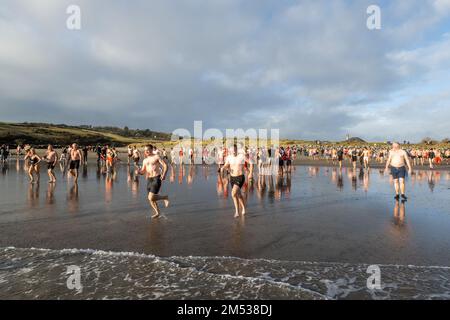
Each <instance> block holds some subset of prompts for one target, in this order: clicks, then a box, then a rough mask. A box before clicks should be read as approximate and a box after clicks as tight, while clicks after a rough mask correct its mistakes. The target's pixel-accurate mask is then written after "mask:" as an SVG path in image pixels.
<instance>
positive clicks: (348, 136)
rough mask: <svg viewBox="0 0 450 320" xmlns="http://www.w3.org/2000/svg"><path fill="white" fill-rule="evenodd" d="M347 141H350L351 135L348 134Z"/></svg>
mask: <svg viewBox="0 0 450 320" xmlns="http://www.w3.org/2000/svg"><path fill="white" fill-rule="evenodd" d="M345 140H347V141H348V140H350V135H349V134H348V133H347V138H346V139H345Z"/></svg>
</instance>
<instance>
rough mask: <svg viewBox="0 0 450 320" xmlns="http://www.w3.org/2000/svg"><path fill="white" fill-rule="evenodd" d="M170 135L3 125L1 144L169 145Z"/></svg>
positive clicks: (93, 128)
mask: <svg viewBox="0 0 450 320" xmlns="http://www.w3.org/2000/svg"><path fill="white" fill-rule="evenodd" d="M168 140H170V134H166V133H161V132H156V131H151V130H148V129H147V130H130V129H128V128H126V127H125V128H123V129H122V128H117V127H92V126H68V125H63V124H61V125H54V124H47V123H3V122H0V144H3V143H8V144H32V145H45V144H49V143H50V144H54V145H67V144H70V143H73V142H76V143H78V144H80V145H95V144H111V145H114V146H124V145H128V144H142V143H148V142H150V141H168Z"/></svg>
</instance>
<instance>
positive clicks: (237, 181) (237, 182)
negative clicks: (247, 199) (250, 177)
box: [230, 175, 245, 189]
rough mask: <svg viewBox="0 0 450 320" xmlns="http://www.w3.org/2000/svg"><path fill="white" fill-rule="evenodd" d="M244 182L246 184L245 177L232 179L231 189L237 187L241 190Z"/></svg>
mask: <svg viewBox="0 0 450 320" xmlns="http://www.w3.org/2000/svg"><path fill="white" fill-rule="evenodd" d="M244 182H245V176H244V175H241V176H237V177H230V183H231V188H233V187H234V185H237V186H238V187H239V189H240V188H242V186H243V185H244Z"/></svg>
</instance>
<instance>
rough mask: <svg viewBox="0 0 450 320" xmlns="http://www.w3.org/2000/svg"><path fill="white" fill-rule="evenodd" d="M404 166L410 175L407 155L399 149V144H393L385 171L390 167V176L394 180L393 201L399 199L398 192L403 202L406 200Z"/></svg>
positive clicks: (410, 170) (410, 169)
mask: <svg viewBox="0 0 450 320" xmlns="http://www.w3.org/2000/svg"><path fill="white" fill-rule="evenodd" d="M405 164H406V165H407V166H408V173H409V174H411V172H412V168H411V163H410V162H409V157H408V154H407V153H406V151H405V150H403V149H401V148H400V144H398V143H397V142H394V143H393V144H392V150H391V151H390V152H389V157H388V160H387V162H386V168H385V171H387V170H388V169H389V166H390V167H391V174H392V178H393V179H394V186H395V200H399V199H400V195H399V192H401V197H402V199H403V200H407V199H408V198H407V197H406V195H405V176H406V167H405Z"/></svg>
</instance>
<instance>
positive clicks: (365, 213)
mask: <svg viewBox="0 0 450 320" xmlns="http://www.w3.org/2000/svg"><path fill="white" fill-rule="evenodd" d="M293 169H294V168H293ZM16 170H17V163H16V165H14V164H13V163H12V162H11V163H10V165H9V167H8V168H7V169H6V175H0V190H1V191H2V192H1V193H0V202H1V203H2V205H3V208H0V228H3V229H1V231H2V232H3V234H4V235H5V236H4V237H3V239H4V243H5V245H15V246H27V245H29V244H32V245H45V246H49V247H58V244H59V243H60V242H61V241H60V239H61V237H64V234H66V233H70V234H76V235H79V236H75V237H72V238H71V239H64V242H63V243H64V244H63V245H64V246H70V247H79V248H80V247H86V248H87V247H95V248H100V249H108V250H109V249H111V248H113V249H117V250H119V249H120V250H124V251H130V250H131V251H138V252H142V251H144V252H146V253H151V254H158V255H159V254H164V255H172V254H174V255H185V254H186V255H230V256H235V255H238V256H243V257H248V256H251V257H252V258H253V257H255V258H266V257H271V258H274V259H290V258H291V257H292V259H296V260H304V259H306V260H317V261H320V260H322V261H325V260H329V259H330V260H333V261H342V260H344V261H357V262H361V261H362V260H363V261H364V262H366V261H370V262H372V261H373V262H374V263H376V262H380V261H381V262H383V261H386V262H390V263H391V262H392V261H394V262H396V263H397V262H398V261H400V260H401V259H403V260H402V261H403V262H408V263H409V262H410V261H413V262H414V261H418V263H423V261H433V263H444V262H445V261H446V260H445V259H447V258H448V255H446V256H442V255H439V254H438V253H436V252H437V251H442V250H445V248H448V244H449V243H450V236H448V228H449V226H450V218H449V216H448V214H446V213H448V206H449V204H450V203H449V202H448V192H449V187H450V185H449V181H450V179H449V177H450V175H449V174H448V172H446V171H437V170H435V171H416V172H414V173H413V174H412V175H410V176H408V177H407V191H408V192H410V194H408V195H409V196H410V197H409V200H408V202H407V203H401V202H398V203H397V202H395V201H394V199H392V196H391V195H392V194H391V192H392V189H391V187H390V185H389V184H390V183H392V180H391V176H390V174H388V173H386V172H384V171H383V170H381V171H380V170H379V169H370V170H360V169H359V168H358V169H356V170H353V168H346V167H344V168H342V169H339V168H331V167H330V168H326V167H315V166H309V167H306V166H305V167H297V168H296V170H295V171H294V170H293V171H292V174H287V173H285V174H283V175H279V176H278V175H259V174H258V172H257V171H256V172H254V174H253V179H249V172H246V183H245V184H244V186H243V188H242V191H243V196H244V201H245V202H246V204H247V205H248V208H249V210H248V213H247V215H246V216H245V217H241V218H239V219H236V220H235V219H233V218H232V214H233V207H232V203H231V201H230V198H231V188H230V177H229V175H228V174H226V173H224V174H223V175H220V174H218V172H217V168H216V167H214V166H210V167H208V166H190V165H184V166H176V165H174V166H169V172H168V173H167V178H166V180H165V181H164V182H163V186H162V188H163V191H164V192H167V193H168V194H169V195H172V196H173V198H172V199H173V201H172V203H171V205H170V206H169V207H168V208H164V210H163V212H162V217H161V218H160V219H157V220H152V219H150V218H149V212H150V211H149V207H148V202H147V198H146V196H147V190H146V179H145V177H144V176H140V175H137V174H136V172H135V168H134V167H133V166H131V167H128V166H126V165H117V167H116V168H115V170H113V171H110V172H107V170H105V169H104V167H103V166H101V165H100V166H96V165H95V164H90V165H88V166H87V171H86V172H85V173H83V175H85V177H84V178H81V174H80V180H79V181H78V184H74V182H73V179H72V178H68V177H67V174H66V173H63V174H62V173H60V172H59V170H57V173H56V174H57V179H58V182H57V184H56V185H53V184H49V185H48V184H47V179H46V177H43V179H42V180H41V182H40V186H41V188H42V190H40V189H39V184H29V183H28V179H27V176H26V171H23V165H22V163H19V173H17V172H15V171H16ZM82 170H84V168H83V169H82ZM40 191H41V192H43V193H42V194H40ZM406 206H408V208H406ZM406 209H408V216H406ZM12 221H14V222H15V224H14V226H13V224H11V222H12ZM30 221H33V222H34V221H36V223H30ZM68 221H69V222H70V223H68ZM26 228H29V229H27V230H30V233H29V235H27V236H26V238H24V239H20V238H19V239H14V234H17V233H18V232H20V230H22V229H26ZM65 228H66V229H65ZM412 230H414V232H412ZM48 235H51V236H48ZM430 235H432V236H430ZM10 239H13V240H11V241H10V242H11V243H6V242H8V241H9V240H10ZM0 240H1V239H0ZM371 252H374V254H372V253H371ZM411 256H413V258H410V257H411ZM416 258H417V259H416ZM360 259H361V260H360ZM414 259H416V260H414ZM425 259H433V260H425ZM443 261H444V262H443ZM447 261H448V259H447Z"/></svg>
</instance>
